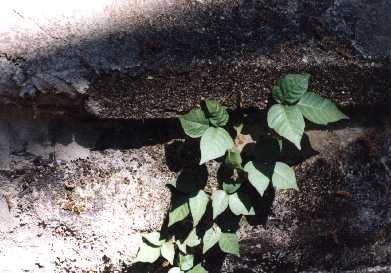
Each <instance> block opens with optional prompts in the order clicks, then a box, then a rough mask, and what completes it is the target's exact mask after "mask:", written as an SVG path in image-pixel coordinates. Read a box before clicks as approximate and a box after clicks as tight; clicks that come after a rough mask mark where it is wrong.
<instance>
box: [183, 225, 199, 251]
mask: <svg viewBox="0 0 391 273" xmlns="http://www.w3.org/2000/svg"><path fill="white" fill-rule="evenodd" d="M200 243H201V239H200V238H199V237H198V235H197V230H196V229H195V228H194V229H193V230H192V231H191V232H190V233H189V235H188V236H187V238H186V240H185V244H186V245H187V246H189V247H195V246H198V245H199V244H200Z"/></svg>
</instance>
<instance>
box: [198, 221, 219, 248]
mask: <svg viewBox="0 0 391 273" xmlns="http://www.w3.org/2000/svg"><path fill="white" fill-rule="evenodd" d="M220 236H221V229H220V228H219V226H217V225H216V224H213V226H212V227H211V228H210V229H208V230H207V231H206V232H205V234H204V238H203V239H202V241H203V247H202V253H204V254H205V253H206V252H207V251H208V250H209V249H211V248H212V247H213V246H214V245H215V244H217V242H218V241H219V240H220Z"/></svg>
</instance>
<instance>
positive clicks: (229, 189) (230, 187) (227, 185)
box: [223, 179, 242, 194]
mask: <svg viewBox="0 0 391 273" xmlns="http://www.w3.org/2000/svg"><path fill="white" fill-rule="evenodd" d="M240 186H242V182H241V181H240V180H239V179H237V180H233V179H227V180H226V181H224V182H223V190H224V191H225V192H226V193H228V194H232V193H234V192H236V191H237V190H239V189H240Z"/></svg>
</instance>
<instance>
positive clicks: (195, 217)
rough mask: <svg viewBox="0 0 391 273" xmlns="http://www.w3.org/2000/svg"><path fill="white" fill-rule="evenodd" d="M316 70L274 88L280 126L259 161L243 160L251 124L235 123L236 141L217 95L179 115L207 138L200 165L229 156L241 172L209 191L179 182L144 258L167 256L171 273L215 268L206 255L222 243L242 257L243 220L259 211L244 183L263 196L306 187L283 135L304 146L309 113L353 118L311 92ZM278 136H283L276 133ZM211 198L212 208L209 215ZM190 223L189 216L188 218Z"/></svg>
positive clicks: (270, 119)
mask: <svg viewBox="0 0 391 273" xmlns="http://www.w3.org/2000/svg"><path fill="white" fill-rule="evenodd" d="M309 79H310V75H309V74H287V75H285V76H283V77H282V78H281V79H280V80H278V81H277V83H276V84H275V86H273V88H272V97H273V99H274V101H275V102H276V103H275V104H274V105H272V106H271V107H270V109H269V110H268V113H267V124H268V127H269V128H270V129H272V130H273V131H274V133H273V132H268V133H266V134H265V136H264V137H262V139H261V140H259V141H257V145H258V146H259V148H260V150H261V152H260V153H256V154H255V155H254V157H253V160H247V162H244V161H245V160H243V159H242V155H241V147H240V145H239V144H240V143H239V142H240V141H238V139H240V137H241V136H242V134H241V132H242V129H243V124H239V125H238V126H236V127H234V128H235V130H236V139H235V140H234V139H232V137H231V135H230V134H229V132H228V131H227V130H226V129H225V128H224V127H225V126H226V125H227V124H228V121H229V114H228V112H227V110H226V108H225V107H223V106H221V105H220V104H219V103H218V102H217V101H215V100H206V101H204V102H202V105H201V108H198V109H194V110H192V111H190V112H189V113H187V114H185V115H182V116H181V117H179V120H180V123H181V126H182V128H183V130H184V132H185V134H186V135H187V136H189V137H190V138H201V140H200V151H201V160H200V162H199V164H200V165H202V164H205V163H206V162H208V161H211V160H216V159H217V160H218V159H220V158H223V157H224V158H223V160H222V162H223V166H224V167H226V168H229V169H230V170H231V171H232V173H233V174H234V175H232V176H231V177H230V178H227V179H225V180H224V181H222V183H221V185H219V188H218V189H216V190H214V191H213V192H212V193H207V192H206V191H205V188H204V186H203V185H200V184H199V183H190V182H191V181H186V182H187V183H179V181H178V180H177V179H173V180H172V181H170V182H169V183H168V186H169V187H171V188H172V191H173V200H172V204H171V207H170V210H169V212H168V223H167V225H166V227H164V229H168V230H171V231H172V230H173V231H172V232H171V233H170V232H157V231H154V232H152V233H149V234H146V235H144V236H143V244H142V246H141V247H140V249H139V252H138V254H137V261H138V262H142V263H154V262H156V261H157V260H158V259H159V257H163V258H164V259H165V260H167V262H168V263H169V264H170V265H171V268H170V269H169V270H168V273H183V272H187V273H207V272H208V271H207V270H206V269H205V262H206V258H205V257H206V256H205V255H206V254H207V252H208V251H210V250H211V249H212V248H214V247H217V246H218V248H219V249H220V250H221V251H222V252H224V253H227V254H233V255H236V256H239V255H240V254H239V253H240V252H239V238H238V236H237V230H238V225H237V223H238V220H240V218H241V217H243V216H251V215H255V209H254V205H253V203H252V202H253V200H252V199H251V197H250V196H249V195H248V192H247V191H245V190H244V187H243V185H251V186H250V187H253V189H255V190H256V192H257V193H258V194H259V195H260V196H261V197H262V196H263V195H264V193H265V191H266V190H267V189H268V188H269V187H270V186H271V185H272V186H273V187H274V189H275V190H276V191H278V190H287V189H295V190H298V186H297V183H296V177H295V173H294V170H293V169H292V168H291V167H290V166H288V165H287V164H286V163H284V162H281V161H278V158H279V155H280V153H281V152H282V148H283V142H282V138H284V139H286V140H288V141H289V142H291V143H293V144H294V145H295V146H296V147H297V148H298V149H299V150H300V149H301V146H300V143H301V139H302V136H303V134H304V128H305V121H304V118H305V119H307V120H309V121H311V122H313V123H315V124H319V125H327V124H329V123H331V122H336V121H339V120H341V119H347V118H348V117H347V116H346V115H345V114H343V113H342V112H341V111H339V110H338V108H337V107H336V105H335V104H334V103H333V102H332V101H330V100H329V99H326V98H323V97H321V96H319V95H317V94H316V93H314V92H310V91H308V83H309ZM275 133H276V134H275ZM210 202H211V207H212V208H211V213H207V211H208V209H209V204H210ZM188 218H190V219H191V220H190V224H191V227H190V230H189V231H188V232H187V234H186V232H185V234H183V229H182V230H181V231H178V230H175V229H173V227H174V226H176V225H177V224H178V223H180V222H186V221H187V219H188ZM187 222H189V221H187Z"/></svg>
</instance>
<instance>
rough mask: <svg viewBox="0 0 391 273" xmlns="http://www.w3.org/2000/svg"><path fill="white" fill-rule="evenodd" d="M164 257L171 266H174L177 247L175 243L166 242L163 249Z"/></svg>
mask: <svg viewBox="0 0 391 273" xmlns="http://www.w3.org/2000/svg"><path fill="white" fill-rule="evenodd" d="M160 250H161V253H162V257H163V258H165V259H166V260H167V261H168V262H169V263H170V264H171V265H173V264H174V257H175V247H174V243H173V242H165V243H163V245H162V247H161V249H160Z"/></svg>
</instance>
